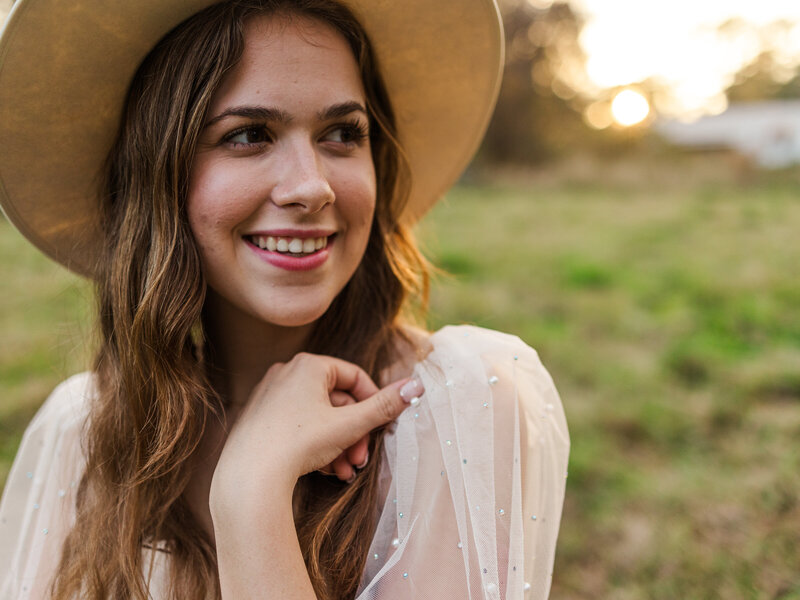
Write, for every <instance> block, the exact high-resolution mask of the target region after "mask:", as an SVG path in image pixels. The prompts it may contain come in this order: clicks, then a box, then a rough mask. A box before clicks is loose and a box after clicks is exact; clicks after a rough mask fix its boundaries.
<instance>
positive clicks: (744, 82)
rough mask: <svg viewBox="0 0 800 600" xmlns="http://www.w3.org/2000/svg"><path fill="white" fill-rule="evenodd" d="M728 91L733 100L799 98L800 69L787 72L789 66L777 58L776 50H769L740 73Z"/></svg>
mask: <svg viewBox="0 0 800 600" xmlns="http://www.w3.org/2000/svg"><path fill="white" fill-rule="evenodd" d="M726 94H727V96H728V100H729V101H730V102H750V101H754V100H767V99H783V100H788V99H798V98H800V73H798V71H797V69H794V71H793V73H787V72H786V67H785V66H784V65H783V64H781V63H780V62H779V61H778V60H777V59H776V57H775V53H774V52H773V51H772V50H765V51H763V52H761V53H760V54H759V55H758V56H757V57H756V58H755V60H753V61H752V62H751V63H749V64H747V65H745V66H744V67H743V68H742V69H741V70H740V71H739V72H738V73H737V74H736V78H735V80H734V82H733V84H732V85H731V86H730V87H729V88H728V89H727V90H726Z"/></svg>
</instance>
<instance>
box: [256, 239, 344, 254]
mask: <svg viewBox="0 0 800 600" xmlns="http://www.w3.org/2000/svg"><path fill="white" fill-rule="evenodd" d="M251 239H252V241H253V243H254V244H255V245H256V246H258V247H259V248H261V249H262V250H269V251H270V252H276V251H277V252H290V253H292V254H313V253H314V252H316V251H317V250H322V249H323V248H325V247H326V246H327V245H328V238H327V237H318V238H289V237H275V236H271V235H254V236H253V237H252V238H251Z"/></svg>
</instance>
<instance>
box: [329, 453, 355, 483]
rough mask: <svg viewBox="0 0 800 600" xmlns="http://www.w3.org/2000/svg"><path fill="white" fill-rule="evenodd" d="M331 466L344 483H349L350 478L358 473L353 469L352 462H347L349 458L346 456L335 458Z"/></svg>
mask: <svg viewBox="0 0 800 600" xmlns="http://www.w3.org/2000/svg"><path fill="white" fill-rule="evenodd" d="M331 465H332V466H333V470H334V472H335V473H336V476H337V477H338V478H339V479H341V480H342V481H349V480H350V478H351V477H352V476H353V475H355V473H356V470H355V469H354V468H353V465H351V464H350V462H349V461H348V460H347V457H346V456H345V455H344V454H340V455H339V456H337V457H336V458H334V459H333V462H332V463H331Z"/></svg>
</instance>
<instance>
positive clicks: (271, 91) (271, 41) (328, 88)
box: [210, 15, 364, 114]
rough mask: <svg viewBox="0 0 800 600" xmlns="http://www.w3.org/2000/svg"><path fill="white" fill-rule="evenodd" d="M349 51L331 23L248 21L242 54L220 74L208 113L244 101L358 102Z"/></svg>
mask: <svg viewBox="0 0 800 600" xmlns="http://www.w3.org/2000/svg"><path fill="white" fill-rule="evenodd" d="M363 98H364V91H363V85H362V82H361V75H360V73H359V68H358V65H357V63H356V60H355V58H354V56H353V52H352V49H351V48H350V45H349V44H348V43H347V41H346V40H345V39H344V37H343V36H342V35H341V34H340V33H339V32H338V31H336V30H335V29H334V28H333V27H331V26H330V25H328V24H326V23H324V22H322V21H318V20H316V19H311V18H308V17H303V16H297V15H270V16H256V17H252V18H250V19H249V20H248V21H247V22H246V24H245V28H244V52H243V53H242V57H241V59H240V60H239V62H238V63H237V64H236V65H235V66H234V68H233V69H231V71H230V72H229V73H228V74H227V75H226V76H225V78H224V79H223V81H222V85H221V86H220V88H219V89H218V90H217V92H216V94H215V96H214V99H213V100H212V103H211V107H210V109H211V113H212V114H213V113H214V112H215V111H217V110H223V109H224V108H225V107H226V106H230V105H232V104H239V103H243V102H246V103H248V104H252V103H259V104H268V105H273V104H276V105H280V106H281V107H282V108H286V109H289V110H290V112H294V111H291V107H295V108H296V109H302V108H303V107H305V106H307V105H312V104H314V105H316V104H320V103H323V104H325V105H328V104H336V103H340V102H347V101H352V100H358V101H362V102H363Z"/></svg>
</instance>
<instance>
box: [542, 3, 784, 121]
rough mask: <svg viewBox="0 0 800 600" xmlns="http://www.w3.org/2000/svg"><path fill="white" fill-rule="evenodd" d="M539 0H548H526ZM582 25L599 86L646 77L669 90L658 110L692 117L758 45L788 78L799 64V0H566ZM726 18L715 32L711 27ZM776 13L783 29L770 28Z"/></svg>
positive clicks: (721, 102)
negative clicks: (736, 22) (737, 23)
mask: <svg viewBox="0 0 800 600" xmlns="http://www.w3.org/2000/svg"><path fill="white" fill-rule="evenodd" d="M529 1H530V2H531V4H534V5H541V4H542V3H543V2H544V3H548V1H549V0H529ZM570 4H571V5H572V7H573V9H574V10H575V11H576V12H578V13H579V14H581V15H582V16H583V18H584V20H585V26H584V29H583V31H582V32H581V37H580V43H581V46H582V48H583V50H584V52H585V53H586V55H587V58H588V61H587V65H586V67H587V74H588V76H589V80H590V83H591V84H592V85H594V86H596V87H597V88H598V90H600V89H604V88H605V89H609V88H615V87H618V86H625V85H628V84H636V83H637V82H641V81H644V80H647V79H651V80H653V81H655V82H656V83H658V84H659V87H663V88H665V89H667V90H668V91H667V92H666V93H665V94H663V95H662V96H661V97H660V98H657V99H656V100H660V106H658V107H657V108H659V110H660V111H661V112H662V113H671V114H672V115H673V116H683V117H686V118H692V117H696V116H699V115H700V114H703V113H709V112H710V113H718V112H721V111H722V110H724V109H725V108H726V107H727V101H726V99H725V97H724V94H723V93H722V92H723V91H724V89H725V88H726V87H728V86H729V85H730V84H731V83H732V81H733V77H734V75H735V73H736V72H737V71H739V69H740V68H741V67H742V66H743V65H746V64H748V63H749V62H751V61H752V60H753V59H754V58H755V57H756V56H757V55H758V53H759V52H760V50H761V49H762V48H763V47H764V46H768V47H773V49H774V51H775V52H776V55H777V57H778V58H779V60H780V61H781V62H782V64H784V65H785V72H786V76H787V78H788V77H789V76H790V75H791V74H792V73H793V71H794V69H796V67H797V66H798V64H800V0H669V1H663V0H571V1H570ZM731 19H739V20H741V22H742V23H743V25H741V26H737V27H732V26H729V27H728V29H727V33H726V34H724V35H722V34H720V33H719V31H718V27H719V26H720V25H721V24H723V23H725V22H727V21H730V20H731ZM779 20H784V21H787V22H788V23H789V26H788V27H785V28H784V29H783V30H779V29H775V28H770V24H771V23H774V22H776V21H779Z"/></svg>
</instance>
